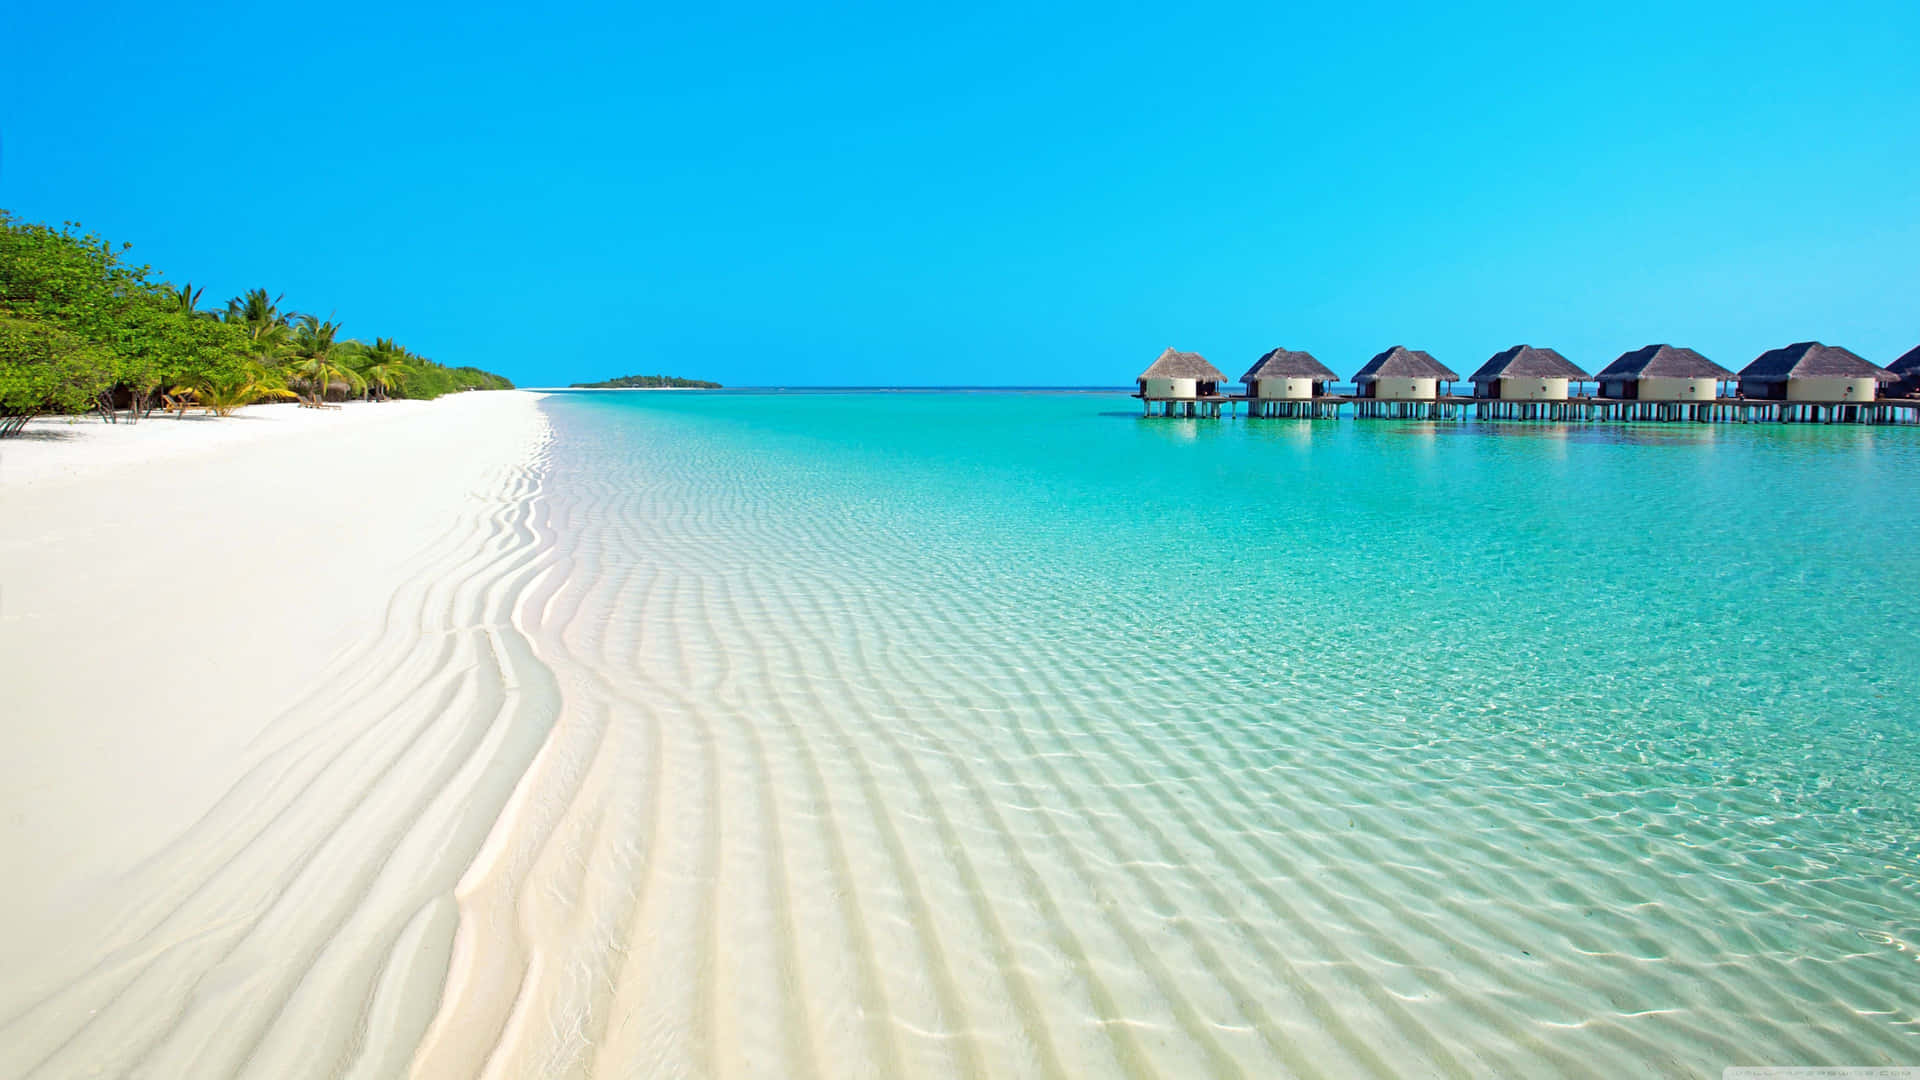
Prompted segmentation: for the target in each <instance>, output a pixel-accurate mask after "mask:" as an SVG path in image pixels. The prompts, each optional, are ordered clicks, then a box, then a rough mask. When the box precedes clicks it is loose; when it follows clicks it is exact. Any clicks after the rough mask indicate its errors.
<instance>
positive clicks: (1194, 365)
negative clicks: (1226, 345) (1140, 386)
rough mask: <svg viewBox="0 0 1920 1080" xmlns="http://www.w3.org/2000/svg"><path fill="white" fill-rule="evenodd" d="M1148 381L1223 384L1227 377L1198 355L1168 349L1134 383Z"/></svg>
mask: <svg viewBox="0 0 1920 1080" xmlns="http://www.w3.org/2000/svg"><path fill="white" fill-rule="evenodd" d="M1148 379H1191V380H1193V381H1195V382H1215V383H1218V382H1225V381H1226V379H1227V377H1226V375H1225V374H1223V373H1222V372H1221V370H1220V369H1219V368H1217V367H1214V366H1213V365H1212V364H1209V363H1207V358H1206V357H1204V356H1201V355H1200V354H1199V353H1193V352H1181V351H1179V350H1178V349H1174V348H1171V347H1170V348H1168V349H1167V351H1166V352H1163V353H1161V354H1160V359H1158V360H1155V361H1154V362H1153V363H1151V364H1149V365H1147V370H1145V371H1143V372H1141V373H1140V377H1139V378H1137V379H1135V380H1134V381H1135V382H1145V381H1147V380H1148Z"/></svg>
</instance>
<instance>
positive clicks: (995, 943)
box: [496, 392, 1920, 1077]
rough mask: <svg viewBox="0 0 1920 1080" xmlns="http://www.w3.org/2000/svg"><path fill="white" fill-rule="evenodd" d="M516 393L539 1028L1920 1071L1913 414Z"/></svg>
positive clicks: (586, 1054)
mask: <svg viewBox="0 0 1920 1080" xmlns="http://www.w3.org/2000/svg"><path fill="white" fill-rule="evenodd" d="M544 406H545V408H546V409H547V411H548V414H549V417H550V420H551V422H552V425H553V429H554V436H555V438H554V441H553V444H552V450H551V458H550V463H549V466H548V470H549V471H548V473H547V475H546V477H545V480H544V484H545V498H546V499H547V500H548V506H549V511H548V513H549V515H550V520H548V521H547V522H546V523H545V525H544V526H543V528H544V530H545V532H546V534H547V535H548V536H550V542H551V544H552V546H553V552H554V555H555V557H556V563H555V569H556V572H555V573H553V574H551V575H549V576H548V577H547V578H546V579H544V580H543V583H542V584H541V585H540V586H539V589H538V590H537V593H538V595H537V596H536V598H535V599H536V600H537V601H538V602H537V603H536V604H533V605H530V606H529V608H528V614H527V615H526V617H525V619H526V622H527V625H528V633H529V636H530V637H531V638H532V640H533V641H534V643H535V646H536V649H537V651H539V652H540V654H541V657H542V659H543V660H544V661H545V662H547V663H548V664H549V665H550V666H551V667H552V669H553V670H554V672H555V676H556V678H557V680H558V683H559V692H560V693H561V695H562V696H563V697H564V698H565V700H566V701H567V702H568V706H567V710H568V713H569V715H571V716H573V717H575V719H574V720H573V721H571V723H572V725H573V727H572V728H567V727H566V726H565V725H563V727H562V728H561V729H559V730H558V731H557V733H556V735H555V737H554V745H552V746H550V747H549V760H547V761H545V762H543V765H544V766H545V767H546V768H547V769H548V771H549V772H551V773H552V775H553V779H551V780H550V781H542V783H543V784H545V785H546V786H544V787H537V788H535V791H536V793H537V796H536V797H537V798H544V799H548V800H549V801H550V802H551V803H552V806H553V810H552V817H553V820H554V821H555V822H558V824H556V825H554V827H553V828H554V830H555V835H556V836H558V837H560V839H559V840H556V841H555V842H553V843H550V844H549V845H548V850H549V851H560V852H565V853H567V854H566V855H565V856H564V857H560V856H552V858H553V859H555V860H557V861H555V862H554V864H553V865H552V866H550V867H548V868H547V869H546V870H545V871H538V872H534V871H530V873H532V874H533V878H530V883H529V884H527V885H526V886H525V893H526V895H529V896H533V897H536V898H543V899H539V902H538V903H537V904H536V905H535V915H534V916H532V917H533V918H535V919H536V920H538V919H545V920H547V922H546V924H545V925H546V929H545V930H543V931H542V934H544V936H543V937H541V938H540V939H539V940H543V941H546V942H548V943H549V947H550V952H551V956H550V959H549V961H548V962H549V964H550V966H551V968H552V970H554V971H556V972H565V973H567V974H566V976H565V978H560V977H559V976H555V978H554V980H553V985H551V986H549V987H547V988H545V989H543V990H540V991H539V992H538V993H535V994H533V998H537V999H538V1000H539V1001H540V1002H543V1004H538V1005H537V1008H538V1009H539V1010H540V1011H541V1012H543V1013H544V1015H545V1016H546V1017H547V1024H546V1025H545V1030H546V1031H547V1034H546V1035H545V1036H536V1035H532V1034H529V1035H527V1036H526V1041H527V1044H528V1049H526V1051H525V1053H526V1058H525V1060H526V1061H528V1062H534V1061H538V1062H541V1063H543V1064H544V1065H547V1066H553V1067H555V1068H560V1067H561V1066H562V1065H564V1064H565V1063H567V1062H572V1063H574V1065H576V1066H577V1065H578V1064H579V1063H581V1062H584V1061H588V1060H599V1061H602V1062H605V1061H626V1062H635V1061H649V1062H654V1063H656V1064H659V1065H660V1066H661V1068H662V1071H672V1070H673V1069H674V1068H682V1069H685V1070H686V1071H689V1072H693V1073H724V1072H736V1073H739V1074H743V1075H747V1074H752V1075H806V1074H817V1075H907V1074H910V1075H982V1076H1021V1075H1035V1076H1095V1075H1118V1076H1152V1075H1164V1076H1196V1075H1246V1076H1256V1077H1267V1076H1282V1075H1299V1076H1323V1077H1350V1076H1368V1075H1371V1076H1474V1077H1484V1076H1548V1075H1567V1076H1574V1075H1582V1076H1585V1075H1593V1076H1599V1075H1605V1076H1718V1075H1719V1074H1720V1070H1721V1069H1722V1068H1723V1067H1724V1066H1727V1065H1870V1064H1909V1065H1911V1064H1920V963H1917V961H1920V879H1917V878H1916V871H1920V498H1917V497H1916V495H1917V494H1920V431H1915V430H1900V429H1870V428H1854V427H1780V426H1756V427H1733V426H1681V425H1662V426H1654V425H1646V426H1630V427H1628V426H1615V425H1605V426H1602V425H1593V426H1559V425H1547V424H1490V425H1477V424H1437V425H1436V424H1423V423H1414V422H1392V421H1363V422H1356V421H1353V420H1341V421H1318V422H1310V421H1293V420H1266V421H1249V420H1231V419H1228V420H1167V419H1159V418H1155V419H1151V420H1149V419H1142V418H1141V417H1139V415H1138V409H1137V406H1136V405H1135V403H1133V402H1131V401H1129V400H1128V399H1127V398H1125V397H1124V396H1122V395H1119V394H1087V393H1056V394H1049V393H849V394H817V393H795V394H772V393H767V394H755V393H731V392H729V393H717V394H692V393H604V394H559V395H555V396H553V397H550V398H549V399H547V401H546V402H545V403H544ZM569 823H571V824H569ZM569 829H571V830H573V832H572V833H568V832H567V830H569ZM568 837H571V839H568ZM539 873H545V874H546V875H547V876H546V877H545V878H544V879H540V878H539ZM542 881H543V882H544V883H541V882H542ZM541 995H545V996H544V997H541ZM522 996H523V1001H522V1003H521V1004H520V1005H517V1006H516V1008H520V1009H533V1008H536V1006H535V1005H533V1004H528V1003H527V1002H528V1000H532V999H529V998H528V995H527V994H524V993H523V995H522ZM534 1029H535V1030H537V1029H538V1025H535V1028H534ZM535 1044H539V1047H538V1048H537V1049H536V1048H535ZM497 1063H498V1062H496V1064H497ZM553 1074H555V1073H549V1075H553Z"/></svg>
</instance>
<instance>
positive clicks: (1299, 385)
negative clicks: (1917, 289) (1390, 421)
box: [1135, 341, 1920, 416]
mask: <svg viewBox="0 0 1920 1080" xmlns="http://www.w3.org/2000/svg"><path fill="white" fill-rule="evenodd" d="M1337 380H1338V377H1337V376H1336V375H1335V374H1334V373H1333V370H1332V369H1330V368H1328V367H1327V365H1325V364H1323V363H1321V362H1320V361H1319V360H1318V359H1317V358H1315V357H1314V356H1313V354H1312V353H1307V352H1299V351H1294V350H1289V349H1274V350H1273V351H1271V352H1269V353H1267V354H1266V355H1264V356H1262V357H1260V359H1258V360H1256V361H1255V362H1254V364H1253V366H1252V367H1250V368H1248V369H1247V372H1246V374H1245V375H1242V376H1241V377H1240V381H1241V383H1242V384H1243V385H1244V386H1245V388H1246V391H1245V393H1244V394H1222V393H1221V392H1220V391H1221V384H1222V383H1224V382H1226V381H1227V378H1226V376H1225V375H1224V374H1222V373H1221V371H1220V369H1219V368H1216V367H1214V366H1213V365H1212V364H1210V363H1208V362H1207V360H1206V359H1205V358H1204V357H1202V356H1201V355H1200V354H1198V353H1190V352H1180V351H1178V350H1175V349H1168V350H1167V351H1166V352H1163V353H1161V354H1160V358H1159V359H1158V360H1155V361H1154V362H1153V364H1152V365H1151V366H1150V367H1148V368H1147V370H1145V371H1143V372H1141V373H1140V377H1139V380H1138V382H1139V387H1140V390H1139V393H1138V394H1137V395H1135V396H1137V397H1139V398H1140V399H1141V400H1142V401H1143V402H1145V403H1146V407H1147V409H1148V411H1151V410H1152V406H1153V403H1155V402H1163V403H1165V405H1166V407H1165V408H1164V409H1163V411H1164V412H1166V413H1168V414H1169V415H1171V414H1173V413H1174V412H1175V411H1176V407H1184V411H1185V413H1186V414H1187V415H1194V414H1195V409H1194V406H1195V405H1196V404H1199V405H1209V404H1210V405H1211V415H1218V413H1219V403H1220V402H1224V401H1235V402H1241V401H1244V402H1246V403H1247V405H1248V410H1249V415H1256V416H1258V415H1266V416H1296V415H1323V414H1322V413H1321V412H1319V411H1317V410H1316V411H1312V412H1305V411H1300V408H1299V407H1300V406H1301V405H1302V404H1303V403H1325V402H1337V403H1344V402H1346V401H1349V400H1351V401H1354V402H1355V403H1356V404H1359V405H1361V406H1362V409H1361V414H1362V415H1383V414H1381V413H1379V412H1377V411H1373V412H1369V411H1368V410H1367V409H1366V408H1365V403H1368V402H1381V403H1385V402H1434V401H1440V400H1464V399H1460V398H1454V397H1453V394H1452V384H1453V383H1456V382H1459V381H1460V376H1459V375H1458V374H1456V373H1455V372H1454V371H1453V370H1452V369H1451V368H1449V367H1447V366H1446V365H1445V364H1442V363H1441V362H1439V361H1438V360H1435V359H1434V358H1433V357H1432V356H1431V355H1429V354H1427V353H1425V352H1422V351H1420V350H1418V349H1408V348H1405V347H1403V346H1399V345H1395V346H1394V347H1393V348H1391V349H1388V350H1386V351H1385V352H1383V353H1380V354H1379V355H1377V356H1375V357H1374V358H1373V359H1371V360H1369V361H1367V363H1366V366H1365V367H1362V368H1361V369H1360V370H1359V371H1358V372H1356V373H1354V376H1353V379H1352V382H1353V384H1354V394H1353V396H1352V397H1351V398H1346V397H1338V396H1336V395H1333V394H1330V393H1329V391H1328V387H1329V385H1330V384H1332V383H1334V382H1336V381H1337ZM1469 381H1470V382H1471V383H1472V384H1473V394H1472V397H1473V399H1476V400H1480V401H1520V402H1556V401H1558V402H1564V401H1568V400H1569V399H1570V398H1572V397H1574V396H1575V395H1574V387H1576V386H1577V385H1579V384H1583V383H1594V384H1596V386H1597V390H1598V394H1597V397H1598V398H1599V399H1601V400H1608V401H1643V402H1664V403H1679V404H1686V403H1697V402H1715V401H1780V402H1805V403H1817V404H1822V405H1857V404H1861V403H1865V402H1872V401H1875V400H1885V399H1887V398H1907V397H1916V396H1920V347H1916V348H1914V349H1912V350H1910V351H1909V352H1907V353H1906V355H1904V356H1902V357H1900V358H1899V359H1898V360H1895V361H1894V362H1893V363H1891V364H1889V365H1887V366H1886V367H1884V368H1883V367H1880V366H1879V365H1877V364H1873V363H1871V362H1869V361H1867V360H1865V359H1863V358H1862V357H1860V356H1859V355H1858V354H1856V353H1854V352H1852V351H1850V350H1847V349H1843V348H1840V347H1838V346H1833V345H1823V344H1821V343H1820V342H1817V341H1803V342H1799V343H1798V344H1794V345H1789V346H1787V347H1785V348H1783V349H1770V350H1768V351H1767V352H1764V353H1762V354H1760V356H1759V358H1758V359H1756V360H1754V361H1753V363H1751V364H1748V365H1747V366H1746V367H1745V368H1743V369H1741V371H1740V372H1739V373H1738V374H1735V373H1734V372H1732V371H1729V370H1727V369H1726V368H1724V367H1721V366H1720V365H1719V364H1716V363H1714V362H1713V361H1712V360H1709V359H1707V358H1706V357H1704V356H1702V355H1700V354H1699V353H1697V352H1695V351H1694V350H1692V349H1686V348H1680V347H1678V346H1674V345H1648V346H1646V347H1644V348H1639V349H1635V350H1633V351H1632V352H1627V353H1622V354H1621V355H1620V357H1619V358H1618V359H1616V360H1614V362H1613V363H1611V364H1608V365H1607V366H1606V367H1604V368H1602V369H1601V370H1600V372H1599V373H1598V374H1597V375H1589V374H1587V373H1586V372H1585V371H1582V370H1581V369H1580V368H1579V367H1578V366H1577V365H1575V364H1574V363H1573V362H1572V361H1570V360H1568V359H1567V358H1566V357H1564V356H1562V355H1560V353H1558V352H1557V351H1555V350H1553V349H1536V348H1534V347H1533V346H1531V345H1515V346H1514V347H1512V348H1510V349H1505V350H1502V351H1501V352H1497V353H1495V354H1493V356H1491V357H1490V358H1488V360H1487V362H1486V363H1484V364H1482V365H1480V368H1479V370H1477V371H1475V372H1474V373H1473V374H1472V375H1471V376H1470V377H1469ZM1578 396H1579V397H1581V398H1587V397H1589V395H1585V394H1581V395H1578Z"/></svg>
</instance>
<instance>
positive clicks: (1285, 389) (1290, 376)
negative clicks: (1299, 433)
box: [1240, 349, 1340, 417]
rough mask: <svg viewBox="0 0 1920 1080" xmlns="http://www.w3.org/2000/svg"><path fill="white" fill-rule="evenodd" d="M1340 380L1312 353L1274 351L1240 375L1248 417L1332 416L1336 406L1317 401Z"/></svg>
mask: <svg viewBox="0 0 1920 1080" xmlns="http://www.w3.org/2000/svg"><path fill="white" fill-rule="evenodd" d="M1339 378H1340V377H1339V376H1338V375H1335V374H1334V373H1333V370H1332V369H1331V368H1329V367H1327V365H1325V364H1323V363H1321V362H1320V361H1319V360H1318V359H1317V358H1315V357H1314V355H1313V354H1312V353H1309V352H1296V351H1293V350H1290V349H1274V350H1273V351H1271V352H1269V353H1267V354H1266V355H1265V356H1262V357H1261V358H1260V359H1258V360H1256V361H1254V363H1253V366H1252V367H1250V368H1248V369H1247V373H1246V374H1245V375H1242V376H1240V381H1241V382H1242V383H1245V384H1246V387H1247V393H1246V402H1247V415H1248V416H1304V417H1319V416H1322V415H1326V416H1332V415H1335V414H1336V413H1337V412H1338V410H1339V405H1338V404H1337V403H1323V402H1322V401H1320V399H1321V398H1324V397H1326V396H1327V384H1328V383H1331V382H1336V381H1338V380H1339Z"/></svg>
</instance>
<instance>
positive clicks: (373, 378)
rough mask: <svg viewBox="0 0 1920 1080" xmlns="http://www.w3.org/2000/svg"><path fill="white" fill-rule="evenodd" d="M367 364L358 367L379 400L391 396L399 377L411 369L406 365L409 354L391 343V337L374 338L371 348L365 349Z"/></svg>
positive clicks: (397, 384)
mask: <svg viewBox="0 0 1920 1080" xmlns="http://www.w3.org/2000/svg"><path fill="white" fill-rule="evenodd" d="M366 355H367V361H368V362H367V365H366V366H365V367H363V368H361V369H360V374H361V375H364V376H366V380H367V385H368V386H370V387H373V388H375V389H376V391H377V392H378V393H379V395H380V400H381V401H385V400H387V399H388V398H389V397H391V396H392V391H393V390H394V388H395V387H397V386H399V385H400V377H401V376H402V375H406V374H409V373H411V372H412V371H413V369H412V368H410V367H408V366H407V361H408V360H409V359H410V358H411V354H409V353H408V352H407V350H405V349H403V348H401V347H400V346H398V345H395V344H394V343H393V339H392V338H374V339H373V348H371V349H368V350H367V354H366Z"/></svg>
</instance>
